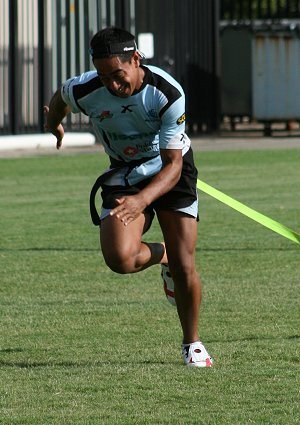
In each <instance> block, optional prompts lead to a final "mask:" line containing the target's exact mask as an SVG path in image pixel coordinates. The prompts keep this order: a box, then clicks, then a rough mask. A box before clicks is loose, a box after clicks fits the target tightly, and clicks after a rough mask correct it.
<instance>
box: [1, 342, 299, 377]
mask: <svg viewBox="0 0 300 425" xmlns="http://www.w3.org/2000/svg"><path fill="white" fill-rule="evenodd" d="M295 339H300V335H290V336H286V337H284V338H280V337H267V336H266V337H256V336H250V337H247V338H239V339H231V340H226V342H227V343H231V342H245V341H253V340H257V341H259V340H286V341H289V340H295ZM216 342H225V341H221V340H214V341H209V343H210V344H211V343H216ZM23 351H25V350H24V349H22V348H19V347H16V348H3V349H0V354H1V353H6V354H9V353H20V352H23ZM299 361H300V360H299V359H297V362H298V363H299ZM115 363H117V364H118V365H131V364H132V361H130V360H122V361H120V359H118V360H117V361H116V362H112V361H95V362H80V361H78V362H76V361H75V362H72V361H60V362H55V361H48V362H47V361H45V362H38V361H36V362H35V361H13V360H11V361H9V360H0V368H1V367H3V368H4V367H13V368H19V369H35V368H43V367H62V368H78V367H103V366H108V365H110V364H115ZM170 363H174V364H177V363H178V362H176V361H174V362H170V360H168V361H167V362H166V361H153V360H143V361H141V360H140V361H137V360H135V361H134V364H139V365H170Z"/></svg>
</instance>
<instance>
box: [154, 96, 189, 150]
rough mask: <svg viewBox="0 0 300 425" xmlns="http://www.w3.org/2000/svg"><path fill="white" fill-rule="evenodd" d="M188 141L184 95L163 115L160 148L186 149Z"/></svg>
mask: <svg viewBox="0 0 300 425" xmlns="http://www.w3.org/2000/svg"><path fill="white" fill-rule="evenodd" d="M188 140H189V139H188V137H187V136H186V134H185V99H184V95H182V96H180V97H179V98H178V99H177V100H176V101H175V102H174V103H172V105H171V106H169V107H168V108H167V109H166V110H165V111H164V113H163V114H162V115H161V128H160V132H159V146H160V148H161V149H184V148H185V147H186V143H187V141H188Z"/></svg>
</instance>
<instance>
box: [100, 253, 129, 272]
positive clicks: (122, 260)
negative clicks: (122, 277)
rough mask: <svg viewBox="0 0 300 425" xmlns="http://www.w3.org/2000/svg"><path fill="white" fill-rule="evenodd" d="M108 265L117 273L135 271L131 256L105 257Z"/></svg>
mask: <svg viewBox="0 0 300 425" xmlns="http://www.w3.org/2000/svg"><path fill="white" fill-rule="evenodd" d="M104 260H105V263H106V265H107V266H108V267H109V268H110V269H111V270H112V271H113V272H115V273H118V274H126V273H133V272H134V263H133V261H132V259H131V258H130V257H119V256H109V257H104Z"/></svg>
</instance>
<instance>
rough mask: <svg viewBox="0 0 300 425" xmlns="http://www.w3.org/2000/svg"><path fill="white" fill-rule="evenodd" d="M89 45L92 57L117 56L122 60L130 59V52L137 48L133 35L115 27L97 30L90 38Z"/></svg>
mask: <svg viewBox="0 0 300 425" xmlns="http://www.w3.org/2000/svg"><path fill="white" fill-rule="evenodd" d="M90 47H91V48H90V53H91V55H92V57H93V59H97V58H110V57H113V56H118V57H119V58H120V60H121V61H122V62H127V61H130V60H131V57H132V53H133V52H134V51H136V50H137V47H136V43H135V37H134V35H132V34H131V33H130V32H128V31H126V30H124V29H122V28H117V27H108V28H104V29H103V30H101V31H98V32H97V33H96V34H95V35H94V36H93V38H92V39H91V42H90Z"/></svg>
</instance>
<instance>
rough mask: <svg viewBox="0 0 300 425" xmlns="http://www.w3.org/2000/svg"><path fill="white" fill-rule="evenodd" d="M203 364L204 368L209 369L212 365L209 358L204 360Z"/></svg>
mask: <svg viewBox="0 0 300 425" xmlns="http://www.w3.org/2000/svg"><path fill="white" fill-rule="evenodd" d="M205 362H206V367H211V366H212V365H213V364H212V361H211V360H210V358H207V359H206V360H205Z"/></svg>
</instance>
